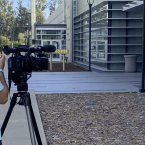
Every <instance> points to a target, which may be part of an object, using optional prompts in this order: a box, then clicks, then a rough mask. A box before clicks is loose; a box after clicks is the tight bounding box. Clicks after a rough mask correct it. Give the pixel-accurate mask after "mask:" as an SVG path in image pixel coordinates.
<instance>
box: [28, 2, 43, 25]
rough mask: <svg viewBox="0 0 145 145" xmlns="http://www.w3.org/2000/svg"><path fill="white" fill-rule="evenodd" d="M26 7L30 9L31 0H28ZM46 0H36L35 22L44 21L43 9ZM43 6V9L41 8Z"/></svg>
mask: <svg viewBox="0 0 145 145" xmlns="http://www.w3.org/2000/svg"><path fill="white" fill-rule="evenodd" d="M29 2H30V3H29V4H28V8H29V11H31V1H30V0H29ZM45 4H46V0H36V24H43V23H44V22H45V20H46V19H45V14H44V12H43V10H45V8H46V7H45ZM42 7H43V10H42Z"/></svg>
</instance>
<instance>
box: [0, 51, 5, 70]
mask: <svg viewBox="0 0 145 145" xmlns="http://www.w3.org/2000/svg"><path fill="white" fill-rule="evenodd" d="M4 66H5V54H4V52H3V51H2V54H0V69H4Z"/></svg>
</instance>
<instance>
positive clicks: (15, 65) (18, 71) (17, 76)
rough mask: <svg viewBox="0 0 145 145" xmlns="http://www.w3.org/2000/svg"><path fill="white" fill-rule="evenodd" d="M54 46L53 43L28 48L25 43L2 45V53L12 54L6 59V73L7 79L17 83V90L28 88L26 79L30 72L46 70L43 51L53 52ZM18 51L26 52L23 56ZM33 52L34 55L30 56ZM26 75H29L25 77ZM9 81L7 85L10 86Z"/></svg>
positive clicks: (45, 58) (46, 62) (46, 64)
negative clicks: (11, 46) (12, 46)
mask: <svg viewBox="0 0 145 145" xmlns="http://www.w3.org/2000/svg"><path fill="white" fill-rule="evenodd" d="M55 50H56V47H55V46H53V45H44V46H37V47H36V48H35V47H32V48H29V47H28V46H27V45H19V46H18V47H17V48H10V47H9V46H8V45H6V46H4V53H5V54H6V55H9V54H10V53H13V54H12V57H10V58H9V59H8V71H9V73H8V75H9V79H12V81H13V82H14V83H15V85H18V86H17V87H18V91H26V90H27V89H28V85H27V80H28V79H29V78H30V77H31V72H32V71H33V70H34V71H38V70H40V71H42V70H48V61H49V60H48V57H46V55H45V54H44V52H55ZM20 52H26V54H25V55H24V56H23V55H21V53H20ZM32 53H34V54H35V56H36V57H34V56H31V54H32ZM27 75H30V77H29V78H27ZM10 85H11V84H10V83H9V87H10Z"/></svg>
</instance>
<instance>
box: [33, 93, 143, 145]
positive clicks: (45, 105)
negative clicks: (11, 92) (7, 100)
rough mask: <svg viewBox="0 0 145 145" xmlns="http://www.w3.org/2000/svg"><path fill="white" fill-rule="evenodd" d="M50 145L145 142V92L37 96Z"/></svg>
mask: <svg viewBox="0 0 145 145" xmlns="http://www.w3.org/2000/svg"><path fill="white" fill-rule="evenodd" d="M36 98H37V102H38V106H39V110H40V115H41V119H42V123H43V127H44V132H45V135H46V139H47V143H48V145H145V95H144V94H141V93H84V94H79V93H77V94H43V95H42V94H38V95H36Z"/></svg>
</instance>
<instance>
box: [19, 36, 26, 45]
mask: <svg viewBox="0 0 145 145" xmlns="http://www.w3.org/2000/svg"><path fill="white" fill-rule="evenodd" d="M24 36H25V34H24V33H19V36H18V40H19V43H20V44H21V45H25V38H24Z"/></svg>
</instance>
